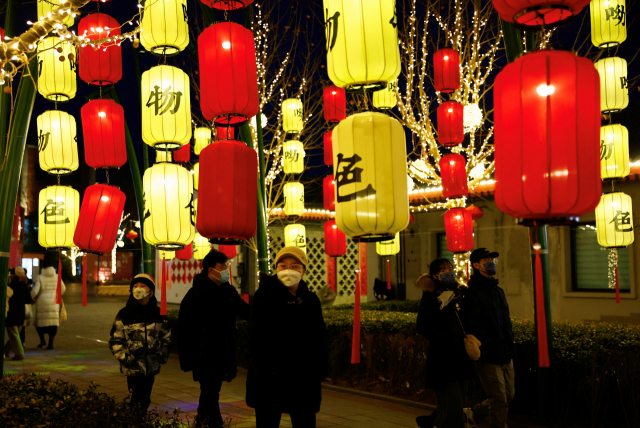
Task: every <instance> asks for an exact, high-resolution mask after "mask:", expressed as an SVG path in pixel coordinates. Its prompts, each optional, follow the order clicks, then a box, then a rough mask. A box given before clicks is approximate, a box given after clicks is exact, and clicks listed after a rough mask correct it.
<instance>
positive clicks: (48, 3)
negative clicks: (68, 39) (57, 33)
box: [2, 0, 74, 40]
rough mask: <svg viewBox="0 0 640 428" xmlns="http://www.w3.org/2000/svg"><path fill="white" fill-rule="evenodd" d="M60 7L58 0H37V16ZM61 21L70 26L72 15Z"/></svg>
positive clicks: (41, 16) (39, 16) (41, 17)
mask: <svg viewBox="0 0 640 428" xmlns="http://www.w3.org/2000/svg"><path fill="white" fill-rule="evenodd" d="M65 3H66V1H65ZM60 7H61V1H60V0H38V18H39V19H43V18H44V17H45V16H47V15H49V14H50V13H52V12H53V11H54V10H56V9H59V8H60ZM62 23H63V24H64V25H66V26H67V27H71V26H72V25H73V23H74V19H73V16H71V15H67V16H65V17H64V19H62ZM2 39H3V40H4V34H3V35H2Z"/></svg>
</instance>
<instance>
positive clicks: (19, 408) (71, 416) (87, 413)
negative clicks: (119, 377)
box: [0, 374, 185, 428]
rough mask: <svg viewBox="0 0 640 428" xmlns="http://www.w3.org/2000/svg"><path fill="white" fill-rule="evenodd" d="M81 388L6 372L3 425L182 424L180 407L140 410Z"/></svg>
mask: <svg viewBox="0 0 640 428" xmlns="http://www.w3.org/2000/svg"><path fill="white" fill-rule="evenodd" d="M96 387H97V385H96V384H93V383H92V384H91V385H90V386H89V389H88V390H81V389H79V388H78V387H77V386H75V385H73V384H70V383H68V382H65V381H62V380H58V379H50V378H48V377H41V376H37V375H34V374H18V375H5V376H4V377H3V378H2V379H1V380H0V427H3V428H11V427H16V428H18V427H28V428H43V427H47V428H86V427H92V428H152V427H166V428H179V427H180V428H182V427H184V426H185V425H184V423H183V422H180V421H179V419H178V418H179V411H178V410H175V411H174V413H173V414H168V413H167V412H165V413H164V414H160V413H158V412H157V411H151V412H148V413H147V412H140V410H139V408H134V407H132V406H131V402H130V401H129V398H125V399H124V400H122V401H118V400H116V399H115V398H114V397H112V396H110V395H107V394H104V393H99V392H96Z"/></svg>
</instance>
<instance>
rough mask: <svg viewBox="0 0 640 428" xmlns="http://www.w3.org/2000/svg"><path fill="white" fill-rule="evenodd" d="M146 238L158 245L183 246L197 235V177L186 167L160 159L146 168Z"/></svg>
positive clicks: (162, 246) (177, 247) (174, 247)
mask: <svg viewBox="0 0 640 428" xmlns="http://www.w3.org/2000/svg"><path fill="white" fill-rule="evenodd" d="M143 186H144V224H143V226H142V231H143V232H144V240H145V241H147V242H148V243H149V244H151V245H153V246H155V247H156V248H157V249H160V250H166V251H175V250H181V249H182V248H183V247H184V246H185V245H187V244H188V243H190V242H191V241H192V240H193V237H194V235H195V228H194V226H195V223H196V214H195V207H196V206H195V201H194V199H193V198H194V195H193V180H192V178H191V174H189V171H188V170H187V169H186V168H183V167H181V166H180V165H176V164H171V163H164V162H162V163H157V164H155V165H153V166H152V167H151V168H149V169H147V170H146V171H145V172H144V177H143Z"/></svg>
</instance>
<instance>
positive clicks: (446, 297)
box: [438, 290, 456, 310]
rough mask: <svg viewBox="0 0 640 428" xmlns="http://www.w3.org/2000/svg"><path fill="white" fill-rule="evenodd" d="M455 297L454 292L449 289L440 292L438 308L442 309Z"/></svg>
mask: <svg viewBox="0 0 640 428" xmlns="http://www.w3.org/2000/svg"><path fill="white" fill-rule="evenodd" d="M455 298H456V293H455V292H453V291H451V290H446V291H443V292H442V293H440V295H439V296H438V301H439V302H440V310H443V309H444V308H445V306H447V305H448V304H449V302H451V301H452V300H453V299H455Z"/></svg>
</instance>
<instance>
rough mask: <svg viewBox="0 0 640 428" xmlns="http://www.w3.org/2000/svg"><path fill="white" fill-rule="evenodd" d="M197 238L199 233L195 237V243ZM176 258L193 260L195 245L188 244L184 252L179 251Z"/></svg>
mask: <svg viewBox="0 0 640 428" xmlns="http://www.w3.org/2000/svg"><path fill="white" fill-rule="evenodd" d="M196 236H198V232H196V234H195V236H194V237H193V239H194V241H195V239H196ZM176 258H177V259H178V260H191V259H192V258H193V245H192V244H187V245H185V246H184V248H183V249H182V250H177V251H176Z"/></svg>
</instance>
